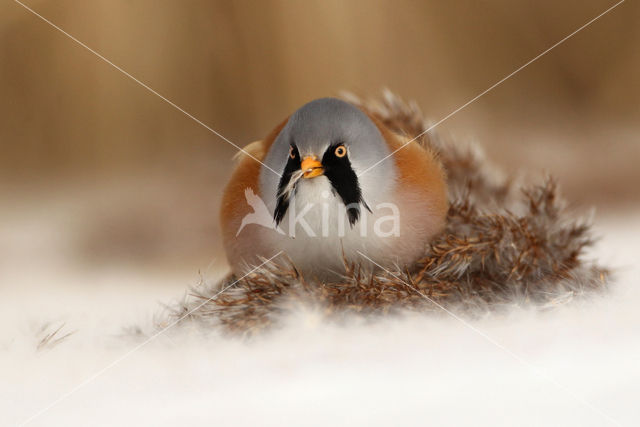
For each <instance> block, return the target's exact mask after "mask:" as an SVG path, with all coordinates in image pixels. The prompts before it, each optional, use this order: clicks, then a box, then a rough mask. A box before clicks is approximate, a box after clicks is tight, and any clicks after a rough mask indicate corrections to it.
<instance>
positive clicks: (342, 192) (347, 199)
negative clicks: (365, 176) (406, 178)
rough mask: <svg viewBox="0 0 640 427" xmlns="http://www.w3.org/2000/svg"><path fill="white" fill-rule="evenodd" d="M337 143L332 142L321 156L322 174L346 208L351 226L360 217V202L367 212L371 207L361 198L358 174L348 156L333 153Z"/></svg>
mask: <svg viewBox="0 0 640 427" xmlns="http://www.w3.org/2000/svg"><path fill="white" fill-rule="evenodd" d="M338 145H340V144H334V145H332V146H331V147H329V148H328V149H327V151H326V152H325V153H324V156H323V157H322V165H323V166H324V169H325V172H324V174H325V175H326V177H327V178H328V179H329V181H330V182H331V186H332V187H333V189H334V190H335V192H336V193H338V195H339V196H340V198H341V199H342V203H344V205H345V207H346V208H347V217H348V218H349V225H351V227H353V226H354V225H355V224H356V223H357V222H358V219H359V218H360V204H361V203H362V205H364V207H365V208H367V210H368V211H369V212H371V209H370V208H369V206H368V205H367V204H366V202H365V201H364V199H363V198H362V190H361V189H360V183H359V182H358V175H356V173H355V172H354V170H353V168H352V167H351V162H350V161H349V158H348V156H344V157H338V156H336V155H335V149H336V147H337V146H338Z"/></svg>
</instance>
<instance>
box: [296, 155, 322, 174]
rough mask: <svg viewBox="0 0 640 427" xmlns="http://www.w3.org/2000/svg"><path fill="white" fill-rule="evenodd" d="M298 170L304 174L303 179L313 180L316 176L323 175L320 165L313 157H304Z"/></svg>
mask: <svg viewBox="0 0 640 427" xmlns="http://www.w3.org/2000/svg"><path fill="white" fill-rule="evenodd" d="M300 168H301V169H302V171H303V172H304V175H302V177H303V178H315V177H316V176H320V175H322V174H324V168H323V167H322V163H320V162H319V161H318V160H317V159H316V158H315V157H313V156H308V157H305V158H304V159H303V160H302V164H301V165H300Z"/></svg>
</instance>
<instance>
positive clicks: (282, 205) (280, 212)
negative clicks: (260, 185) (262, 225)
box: [273, 145, 301, 226]
mask: <svg viewBox="0 0 640 427" xmlns="http://www.w3.org/2000/svg"><path fill="white" fill-rule="evenodd" d="M291 147H292V149H291V150H292V151H291V154H293V158H292V157H291V156H289V160H288V161H287V165H286V166H285V167H284V172H282V177H280V182H279V183H278V193H277V197H278V201H277V203H276V208H275V210H274V211H273V219H274V220H275V222H276V226H278V225H280V223H281V222H282V219H283V218H284V215H285V214H286V213H287V209H289V198H288V197H287V195H285V194H283V190H284V189H285V187H286V186H287V184H289V181H290V180H291V174H293V173H294V172H295V171H297V170H299V169H300V167H301V162H300V154H299V153H298V148H297V147H296V146H295V145H292V146H291Z"/></svg>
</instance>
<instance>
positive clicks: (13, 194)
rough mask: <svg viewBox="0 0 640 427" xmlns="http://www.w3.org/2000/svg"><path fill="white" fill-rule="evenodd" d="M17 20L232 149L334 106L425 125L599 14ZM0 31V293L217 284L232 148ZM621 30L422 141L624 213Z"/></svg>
mask: <svg viewBox="0 0 640 427" xmlns="http://www.w3.org/2000/svg"><path fill="white" fill-rule="evenodd" d="M25 3H26V4H27V5H29V7H32V8H33V9H34V10H35V11H36V12H38V13H40V14H42V15H43V16H44V17H46V18H47V19H49V20H51V21H52V22H53V23H55V24H56V25H58V26H60V27H61V28H63V29H64V30H65V31H68V32H69V33H70V34H72V35H73V36H75V37H77V38H78V39H79V40H80V41H82V42H83V43H86V44H87V45H88V46H90V47H91V48H93V49H95V50H96V51H98V52H99V53H100V54H102V55H104V56H105V57H106V58H108V59H109V60H111V61H113V62H114V63H115V64H117V65H118V66H120V67H122V68H123V69H124V70H126V71H127V72H129V73H131V74H132V75H133V76H135V77H136V78H138V79H140V80H141V81H143V82H144V83H146V84H148V85H149V86H150V87H152V88H153V89H155V90H157V91H158V92H159V93H161V94H162V95H164V96H166V97H167V98H168V99H170V100H172V101H173V102H175V103H176V104H177V105H179V106H181V107H182V108H184V109H185V110H186V111H188V112H189V113H191V114H193V115H194V116H195V117H197V118H198V119H200V120H202V121H203V122H204V123H206V124H207V125H209V126H211V127H212V128H214V129H216V130H217V131H218V132H220V133H221V134H223V135H224V136H226V137H227V138H229V139H230V140H231V141H234V142H235V143H237V144H238V145H244V144H246V143H248V142H251V141H253V140H255V139H258V138H261V137H263V136H264V135H266V134H267V133H268V132H269V131H270V130H271V128H272V127H274V126H275V125H276V124H277V123H278V122H279V121H281V120H282V119H283V118H284V117H285V116H287V115H288V114H289V113H290V112H292V111H293V110H295V109H296V108H297V107H299V106H300V105H302V104H303V103H305V102H306V101H309V100H311V99H314V98H318V97H322V96H331V95H336V94H338V92H339V91H340V90H343V89H346V90H351V91H354V92H356V93H358V94H360V95H363V96H368V95H376V94H378V93H379V91H380V89H381V88H383V87H388V88H390V89H392V90H393V91H395V92H397V93H398V94H400V95H401V96H403V97H405V98H408V99H415V100H416V101H417V102H418V103H419V105H420V106H421V107H422V109H423V111H424V112H425V113H426V114H427V115H428V116H430V117H432V118H433V120H434V121H437V120H439V119H440V118H442V117H444V116H446V115H447V114H449V113H450V112H451V111H453V110H455V109H456V108H458V107H459V106H461V105H462V104H464V103H465V102H467V101H468V100H470V99H471V98H473V97H475V96H476V95H478V94H479V93H480V92H482V91H484V90H485V89H487V88H488V87H489V86H491V85H492V84H494V83H495V82H497V81H498V80H500V79H501V78H503V77H504V76H506V75H508V74H509V73H511V72H512V71H514V70H515V69H516V68H518V67H520V66H521V65H523V64H524V63H526V62H527V61H529V60H530V59H532V58H533V57H535V56H536V55H538V54H539V53H540V52H542V51H543V50H545V49H546V48H548V47H550V46H551V45H553V44H554V43H556V42H558V41H559V40H561V39H562V38H563V37H565V36H566V35H568V34H570V33H571V32H573V31H574V30H576V29H577V28H579V27H580V26H582V25H583V24H585V23H586V22H588V21H589V20H591V19H592V18H594V17H595V16H597V15H598V14H600V13H602V12H603V11H604V10H606V9H607V8H608V7H610V6H612V5H613V4H614V3H615V2H614V1H604V0H589V1H577V0H571V1H564V2H555V1H549V0H544V1H535V2H534V1H519V2H512V1H511V2H510V1H500V0H493V1H453V2H443V1H422V2H419V1H364V0H361V1H348V2H342V1H259V2H258V1H151V0H136V1H124V0H94V1H90V2H87V1H80V0H64V1H55V2H54V1H43V0H28V1H27V0H25ZM0 12H1V13H0V34H1V36H0V95H1V96H0V113H1V114H0V141H1V144H2V147H1V150H2V151H1V154H0V255H1V256H0V258H1V259H0V274H3V273H2V271H3V270H2V267H5V269H4V279H5V280H7V279H12V278H15V275H17V274H18V273H17V272H18V271H19V272H20V274H23V273H25V272H27V271H29V270H30V269H32V268H33V266H34V265H36V266H38V267H42V266H43V265H49V267H50V268H51V269H53V270H54V271H66V270H65V269H67V270H72V269H77V268H86V269H87V270H91V271H96V269H97V268H104V269H107V270H109V269H124V268H129V269H132V270H135V271H138V270H140V269H153V270H154V271H156V272H158V271H160V272H165V271H166V272H167V274H169V273H170V272H180V271H193V272H195V271H197V270H198V269H201V270H206V269H208V268H211V265H213V266H214V268H217V267H221V266H223V265H224V259H223V257H221V256H220V249H221V247H220V243H219V241H218V237H217V236H218V225H217V206H218V203H219V199H220V196H221V191H222V186H223V185H224V183H225V180H226V179H227V177H228V175H229V172H230V170H231V167H232V161H231V157H232V155H233V154H234V153H235V149H234V148H233V147H231V146H230V145H229V144H227V143H226V142H224V141H223V140H221V139H220V138H218V137H216V136H215V135H213V134H211V133H210V132H209V131H208V130H206V129H205V128H203V127H202V126H200V125H198V124H197V123H195V122H194V121H192V120H191V119H189V118H188V117H186V116H185V115H184V114H182V113H180V112H179V111H177V110H176V109H174V108H173V107H171V106H170V105H168V104H167V103H165V102H164V101H162V100H161V99H160V98H158V97H157V96H155V95H153V94H151V93H150V92H148V91H147V90H145V89H144V88H142V87H141V86H139V85H138V84H136V83H135V82H133V81H132V80H131V79H129V78H128V77H126V76H125V75H123V74H122V73H120V72H118V71H117V70H115V69H114V68H113V67H111V66H109V65H108V64H106V63H105V62H104V61H102V60H100V59H99V58H98V57H96V56H95V55H93V54H92V53H90V52H88V51H87V50H85V49H84V48H82V47H80V46H79V45H78V44H76V43H74V42H73V41H72V40H70V39H69V38H68V37H66V36H64V35H63V34H61V33H60V32H58V31H56V30H55V29H54V28H52V27H51V26H49V25H47V24H46V23H44V22H43V21H41V20H39V19H38V18H36V17H35V16H34V15H32V14H31V13H29V12H28V11H27V10H25V9H24V8H22V7H21V6H20V5H18V4H16V3H14V2H10V1H7V2H3V3H2V5H0ZM639 22H640V6H639V4H638V2H634V1H631V0H628V1H626V2H625V3H624V4H622V5H621V6H619V7H618V8H617V9H615V10H613V11H612V12H611V13H609V14H607V15H605V16H603V17H602V18H601V19H599V20H598V21H596V22H594V23H593V24H592V25H590V26H589V27H587V28H585V29H584V30H583V31H581V32H580V33H578V34H576V35H575V36H574V37H572V38H571V39H569V40H567V41H566V42H565V43H563V44H562V45H560V46H558V47H557V48H556V49H554V50H553V51H551V52H549V53H548V54H547V55H545V56H544V57H542V58H540V59H539V60H538V61H536V62H534V63H533V64H531V65H530V66H528V67H527V68H525V69H524V70H522V71H521V72H520V73H518V74H517V75H515V76H514V77H512V78H511V79H509V80H507V81H506V82H504V83H503V84H501V85H500V86H498V87H497V88H495V89H494V90H493V91H491V92H490V93H488V94H487V95H485V96H484V97H482V98H480V99H479V100H477V101H476V102H474V103H473V104H471V105H469V106H468V107H467V108H465V109H464V110H462V111H461V112H459V113H458V114H456V115H455V116H453V117H452V118H450V119H449V120H447V121H446V122H444V123H443V124H442V125H440V126H439V128H438V129H439V131H440V132H441V133H442V134H443V135H445V136H447V137H451V138H455V139H456V140H460V141H466V140H473V141H478V142H480V143H481V144H482V145H483V146H484V147H485V149H486V151H487V154H488V156H489V158H490V159H491V160H492V161H493V162H494V163H495V164H496V165H497V166H498V167H500V168H502V169H504V170H505V171H507V172H509V173H523V174H526V175H527V176H532V177H536V176H540V175H541V174H542V173H546V172H550V173H552V174H554V175H556V176H557V177H558V178H559V180H560V183H561V186H562V188H563V189H564V193H565V195H566V196H567V197H568V198H569V200H570V201H571V202H572V204H573V205H574V206H576V207H577V208H579V209H585V208H587V207H588V206H591V205H595V206H596V208H597V213H598V215H599V216H608V215H616V214H618V213H619V212H624V211H627V212H630V211H631V210H632V209H633V207H634V206H636V204H638V203H639V202H640V192H639V191H638V190H637V186H638V183H639V182H640V172H639V168H638V167H637V162H638V160H640V137H639V135H640V79H639V78H638V76H639V75H640V25H638V23H639ZM525 171H526V172H525ZM47 263H49V264H47ZM6 267H11V269H12V271H14V275H13V276H12V275H11V274H9V273H7V271H8V270H7V269H6ZM181 285H182V284H181Z"/></svg>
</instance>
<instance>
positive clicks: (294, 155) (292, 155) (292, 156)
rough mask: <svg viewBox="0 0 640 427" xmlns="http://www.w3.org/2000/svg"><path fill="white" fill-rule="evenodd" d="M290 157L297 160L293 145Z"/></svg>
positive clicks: (290, 149) (290, 148)
mask: <svg viewBox="0 0 640 427" xmlns="http://www.w3.org/2000/svg"><path fill="white" fill-rule="evenodd" d="M289 157H291V158H292V159H295V158H296V153H295V152H294V151H293V145H292V146H290V147H289Z"/></svg>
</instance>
